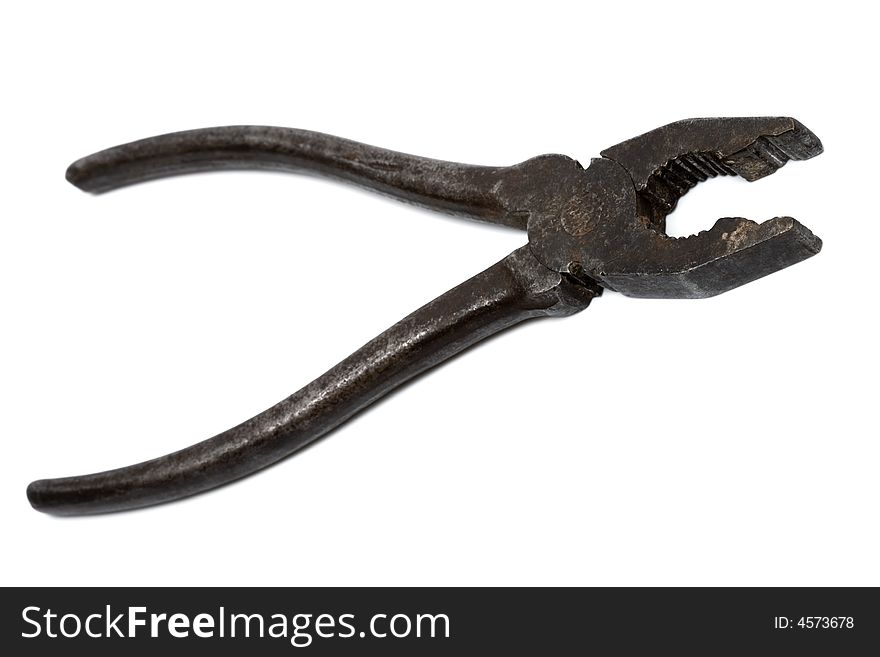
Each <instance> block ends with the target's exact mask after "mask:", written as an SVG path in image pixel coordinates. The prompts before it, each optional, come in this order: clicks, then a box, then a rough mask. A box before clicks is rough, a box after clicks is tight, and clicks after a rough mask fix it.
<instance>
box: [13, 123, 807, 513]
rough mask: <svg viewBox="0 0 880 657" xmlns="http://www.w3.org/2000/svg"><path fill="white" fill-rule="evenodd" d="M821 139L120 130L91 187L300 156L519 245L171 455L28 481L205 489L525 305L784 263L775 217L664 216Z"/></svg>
mask: <svg viewBox="0 0 880 657" xmlns="http://www.w3.org/2000/svg"><path fill="white" fill-rule="evenodd" d="M821 152H822V144H821V142H820V141H819V139H818V138H817V137H816V136H815V135H814V134H813V133H812V132H810V131H809V130H808V129H807V128H806V127H804V126H803V125H802V124H801V123H799V122H798V121H796V120H794V119H792V118H786V117H765V118H706V119H691V120H686V121H679V122H676V123H672V124H669V125H666V126H664V127H661V128H658V129H656V130H652V131H650V132H648V133H646V134H643V135H641V136H638V137H635V138H633V139H630V140H628V141H625V142H623V143H620V144H617V145H616V146H612V147H611V148H608V149H606V150H604V151H602V153H601V157H598V158H595V159H593V160H592V161H591V163H590V165H589V166H588V167H586V168H584V167H582V166H581V165H580V164H579V163H578V162H577V161H575V160H573V159H571V158H569V157H566V156H564V155H542V156H539V157H535V158H533V159H530V160H527V161H525V162H522V163H521V164H516V165H514V166H509V167H487V166H472V165H466V164H457V163H452V162H444V161H439V160H432V159H427V158H422V157H416V156H413V155H405V154H402V153H396V152H393V151H389V150H385V149H381V148H376V147H373V146H368V145H365V144H361V143H358V142H354V141H349V140H346V139H341V138H338V137H333V136H330V135H325V134H320V133H316V132H309V131H305V130H295V129H288V128H275V127H259V126H230V127H221V128H207V129H200V130H191V131H186V132H178V133H172V134H167V135H161V136H158V137H152V138H149V139H144V140H141V141H135V142H132V143H129V144H124V145H121V146H117V147H114V148H110V149H108V150H104V151H101V152H99V153H95V154H94V155H90V156H88V157H85V158H83V159H81V160H78V161H76V162H74V163H73V164H72V165H71V166H70V168H69V169H68V170H67V179H68V180H69V181H70V182H71V183H73V184H74V185H76V186H77V187H79V188H81V189H83V190H86V191H89V192H96V193H98V192H104V191H107V190H111V189H115V188H117V187H122V186H124V185H129V184H133V183H137V182H141V181H144V180H150V179H154V178H161V177H165V176H172V175H176V174H182V173H190V172H196V171H208V170H220V169H269V170H285V171H311V172H315V173H318V174H322V175H325V176H330V177H333V178H337V179H340V180H344V181H347V182H350V183H354V184H356V185H360V186H363V187H369V188H371V189H373V190H375V191H377V192H380V193H383V194H387V195H390V196H394V197H396V198H398V199H400V200H403V201H408V202H411V203H415V204H417V205H421V206H424V207H428V208H432V209H434V210H440V211H442V212H446V213H451V214H455V215H462V216H466V217H470V218H473V219H477V220H480V221H485V222H490V223H495V224H502V225H505V226H512V227H515V228H519V229H522V230H525V231H526V232H527V234H528V244H526V245H525V246H523V247H521V248H518V249H516V250H515V251H514V252H513V253H511V254H510V255H508V256H507V257H506V258H504V259H503V260H501V261H500V262H498V263H496V264H494V265H492V266H491V267H489V268H488V269H487V270H485V271H484V272H482V273H480V274H477V275H476V276H474V277H473V278H471V279H470V280H467V281H465V282H464V283H462V284H461V285H459V286H458V287H455V288H453V289H452V290H450V291H448V292H446V293H445V294H443V295H442V296H440V297H438V298H437V299H435V300H433V301H431V302H430V303H428V304H427V305H425V306H423V307H422V308H420V309H419V310H416V311H415V312H414V313H412V314H411V315H409V316H408V317H406V318H404V319H403V320H401V321H400V322H398V323H397V324H395V325H394V326H392V327H391V328H390V329H388V330H387V331H385V332H384V333H382V334H381V335H379V336H378V337H377V338H375V339H373V340H372V341H370V342H368V343H367V344H366V345H364V346H363V347H361V349H359V350H358V351H356V352H355V353H354V354H352V355H351V356H349V357H348V358H346V359H345V360H343V361H342V362H341V363H339V364H338V365H336V366H335V367H333V368H332V369H330V370H329V371H327V372H326V373H325V374H323V375H322V376H320V377H318V378H317V379H315V380H314V381H313V382H312V383H310V384H308V385H307V386H305V387H304V388H302V389H301V390H299V391H298V392H296V393H294V394H293V395H291V396H290V397H288V398H287V399H285V400H283V401H281V402H280V403H278V404H276V405H275V406H273V407H272V408H270V409H268V410H266V411H264V412H263V413H260V414H259V415H257V416H255V417H253V418H251V419H250V420H247V421H246V422H244V423H242V424H240V425H238V426H236V427H234V428H232V429H229V430H228V431H224V432H223V433H221V434H219V435H217V436H214V437H213V438H209V439H207V440H204V441H202V442H199V443H196V444H195V445H192V446H191V447H187V448H185V449H182V450H180V451H178V452H174V453H172V454H168V455H166V456H161V457H159V458H156V459H153V460H151V461H146V462H143V463H139V464H137V465H132V466H129V467H125V468H120V469H116V470H109V471H106V472H100V473H97V474H91V475H84V476H79V477H66V478H61V479H43V480H39V481H35V482H33V483H32V484H30V486H28V489H27V495H28V499H29V500H30V503H31V504H32V505H33V507H34V508H35V509H38V510H40V511H46V512H49V513H53V514H63V515H73V514H86V513H101V512H107V511H119V510H124V509H132V508H137V507H143V506H147V505H151V504H157V503H160V502H167V501H170V500H174V499H178V498H182V497H186V496H188V495H193V494H195V493H199V492H202V491H206V490H208V489H211V488H214V487H216V486H220V485H222V484H225V483H227V482H230V481H233V480H235V479H238V478H240V477H244V476H245V475H248V474H251V473H253V472H254V471H256V470H259V469H260V468H264V467H266V466H268V465H269V464H271V463H274V462H276V461H278V460H280V459H282V458H284V457H286V456H288V455H289V454H291V453H292V452H295V451H297V450H298V449H300V448H302V447H304V446H305V445H307V444H308V443H310V442H312V441H313V440H315V439H317V438H319V437H320V436H322V435H323V434H325V433H327V432H328V431H330V430H331V429H333V428H334V427H336V426H338V425H340V424H341V423H343V422H345V421H346V420H347V419H349V418H350V417H352V416H353V415H354V414H355V413H357V412H358V411H360V410H361V409H363V408H364V407H366V406H368V405H369V404H371V403H372V402H374V401H376V400H377V399H378V398H380V397H381V396H383V395H385V394H387V393H388V392H389V391H391V390H392V389H394V388H395V387H397V386H399V385H400V384H402V383H404V382H405V381H407V380H409V379H411V378H413V377H414V376H417V375H418V374H420V373H421V372H424V371H425V370H427V369H429V368H431V367H433V366H434V365H437V364H438V363H440V362H442V361H444V360H446V359H447V358H450V357H451V356H453V355H454V354H456V353H458V352H460V351H462V350H464V349H467V348H468V347H469V346H471V345H473V344H474V343H476V342H479V341H480V340H482V339H484V338H486V337H488V336H490V335H492V334H493V333H496V332H498V331H501V330H503V329H505V328H508V327H510V326H512V325H514V324H517V323H518V322H522V321H524V320H527V319H531V318H534V317H545V316H566V315H572V314H574V313H576V312H579V311H581V310H583V309H584V308H586V307H587V306H588V305H589V304H590V302H591V301H592V300H593V299H594V298H595V297H597V296H599V295H600V294H602V291H603V290H605V289H607V290H613V291H615V292H619V293H621V294H624V295H626V296H631V297H652V298H700V297H709V296H713V295H716V294H719V293H721V292H725V291H727V290H730V289H732V288H735V287H737V286H739V285H743V284H744V283H748V282H750V281H753V280H755V279H757V278H760V277H761V276H765V275H767V274H770V273H772V272H774V271H777V270H779V269H782V268H783V267H787V266H789V265H791V264H794V263H796V262H799V261H801V260H804V259H805V258H808V257H810V256H812V255H814V254H816V253H818V251H819V249H820V248H821V245H822V243H821V241H820V240H819V239H818V238H817V237H816V236H815V235H813V234H812V233H811V232H810V231H809V230H808V229H807V228H805V227H804V226H803V225H801V224H800V223H798V222H797V221H795V220H794V219H792V218H791V217H776V218H774V219H771V220H769V221H766V222H764V223H761V224H758V223H755V222H752V221H748V220H746V219H742V218H724V219H719V220H718V221H717V222H716V223H715V225H714V226H713V227H712V228H711V229H710V230H707V231H704V232H701V233H699V234H697V235H692V236H690V237H687V238H673V237H669V236H667V235H666V234H665V232H664V230H665V220H666V216H667V215H668V214H669V213H670V212H671V211H672V210H673V209H674V208H675V205H676V203H677V201H678V199H679V198H681V196H682V195H684V194H685V193H686V192H687V191H688V190H689V189H691V188H692V187H694V186H695V185H696V184H697V183H699V182H701V181H704V180H706V179H708V178H714V177H715V176H725V175H739V176H741V177H743V178H745V179H746V180H748V181H754V180H757V179H759V178H762V177H764V176H767V175H769V174H771V173H773V172H775V171H776V170H777V169H779V167H781V166H783V165H784V164H785V163H786V162H787V161H788V160H804V159H807V158H810V157H813V156H815V155H818V154H819V153H821Z"/></svg>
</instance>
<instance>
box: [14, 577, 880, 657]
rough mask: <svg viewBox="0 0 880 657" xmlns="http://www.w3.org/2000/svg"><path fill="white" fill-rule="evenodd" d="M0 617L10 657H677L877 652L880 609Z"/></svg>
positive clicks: (242, 604)
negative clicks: (501, 654) (582, 656)
mask: <svg viewBox="0 0 880 657" xmlns="http://www.w3.org/2000/svg"><path fill="white" fill-rule="evenodd" d="M2 618H3V622H2V626H3V639H2V641H3V648H4V654H7V655H9V654H15V655H19V654H40V655H52V654H69V653H70V651H75V652H76V654H80V653H81V652H82V653H84V654H86V651H87V654H90V655H119V654H126V655H141V654H143V655H147V654H156V653H157V651H161V654H162V655H163V656H171V655H191V654H193V651H194V650H195V651H198V652H197V654H210V653H216V654H233V653H234V654H241V653H243V652H246V653H247V654H254V655H285V654H287V655H289V654H298V653H304V654H311V655H348V654H351V655H359V654H374V653H375V654H383V655H413V654H417V655H447V654H477V653H476V651H478V650H479V651H482V650H485V651H491V653H497V652H498V651H505V652H509V651H515V653H516V654H529V653H535V654H546V653H547V651H548V650H552V651H566V653H565V654H571V652H572V651H575V650H577V651H593V650H601V651H602V652H603V653H606V654H608V653H612V654H636V653H637V651H639V652H640V653H641V651H644V649H645V648H646V647H647V648H651V649H653V650H657V651H662V653H663V654H676V655H682V654H694V655H696V654H699V655H711V654H716V653H718V652H725V653H727V652H729V651H741V654H780V655H785V654H798V655H804V654H817V655H819V654H821V655H855V654H866V652H865V650H868V649H871V647H872V646H873V648H872V649H873V650H876V649H877V647H878V646H880V623H878V618H880V599H878V596H877V590H876V589H868V588H864V589H837V588H835V589H831V588H825V589H815V588H809V589H808V588H795V589H778V588H769V589H753V588H748V589H747V588H737V589H717V588H714V589H711V588H702V589H700V588H698V589H684V588H676V589H659V588H653V589H574V588H572V589H546V588H541V589H530V588H506V589H497V588H496V589H460V588H443V589H424V588H405V589H392V588H358V589H350V588H339V589H295V588H273V589H258V588H200V589H173V588H142V589H123V588H86V589H75V588H67V589H62V588H46V589H39V588H29V589H4V590H3V604H2ZM10 649H11V650H10ZM653 650H652V651H653ZM462 651H464V652H462ZM550 654H553V653H550ZM875 654H876V653H875Z"/></svg>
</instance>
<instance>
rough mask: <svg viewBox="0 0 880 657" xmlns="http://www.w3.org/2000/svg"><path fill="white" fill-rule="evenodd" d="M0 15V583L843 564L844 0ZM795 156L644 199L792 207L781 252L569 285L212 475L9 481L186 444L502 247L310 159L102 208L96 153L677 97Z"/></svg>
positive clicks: (852, 290)
mask: <svg viewBox="0 0 880 657" xmlns="http://www.w3.org/2000/svg"><path fill="white" fill-rule="evenodd" d="M815 5H816V6H820V7H822V9H821V10H820V9H812V8H810V3H804V2H797V3H770V2H738V3H735V4H721V3H708V2H695V3H674V4H673V3H658V2H652V3H643V4H639V5H635V4H633V3H624V2H602V3H557V2H548V1H544V2H540V3H537V4H535V5H534V6H533V7H528V8H527V7H526V6H522V5H518V4H516V3H511V2H502V3H477V2H474V1H471V2H449V1H447V2H445V3H442V4H436V5H420V4H417V3H399V4H391V3H376V2H369V3H367V2H361V3H355V2H352V3H334V2H322V3H268V2H255V1H250V2H247V3H240V4H234V3H220V2H210V3H207V2H206V3H179V2H174V3H171V2H168V3H166V2H155V1H154V2H151V3H144V4H142V5H141V6H140V8H137V7H135V6H134V5H132V4H129V3H112V2H107V3H87V2H77V3H69V2H57V3H54V4H52V3H39V2H34V3H17V4H13V3H8V4H7V5H6V6H5V7H6V8H5V9H4V10H3V15H2V19H0V55H2V57H0V61H2V64H0V66H2V81H3V84H2V95H3V101H2V106H0V112H2V119H3V128H4V135H3V142H2V158H0V175H2V181H3V185H2V194H0V208H2V209H0V222H2V223H0V274H2V278H0V281H2V283H0V303H2V306H0V312H2V322H0V358H2V361H0V367H2V372H0V400H2V401H0V403H2V407H0V427H2V446H3V456H2V461H0V468H2V470H0V504H2V517H3V520H4V524H3V527H4V528H3V534H4V538H3V540H2V548H0V549H2V562H0V563H2V566H0V568H2V570H0V580H2V583H3V584H20V585H36V584H65V585H69V584H78V585H82V584H117V585H165V584H186V585H197V584H216V585H226V584H232V585H245V584H247V585H307V584H308V585H342V584H381V585H398V584H402V585H429V584H439V585H447V584H473V585H484V584H502V585H513V584H550V585H569V584H579V585H581V584H584V585H635V584H641V585H659V584H666V585H685V584H696V585H704V584H706V585H708V584H713V585H721V584H724V585H746V584H751V585H808V584H810V585H812V584H818V585H832V584H834V585H862V584H873V585H880V561H878V558H877V555H878V554H880V526H878V500H880V477H878V464H880V446H878V430H877V416H876V406H877V401H876V398H877V383H876V377H877V371H878V366H880V363H878V348H877V329H878V326H877V319H876V316H877V313H876V296H877V293H876V280H877V274H876V272H877V266H878V265H877V263H878V258H877V248H878V245H877V241H876V239H875V233H876V229H877V221H878V217H877V216H876V215H877V212H876V196H877V189H878V188H877V184H876V177H877V173H876V162H875V156H876V154H877V152H878V147H880V144H878V139H877V133H876V120H877V116H878V110H880V107H878V103H877V100H876V96H875V92H876V84H877V77H876V67H877V64H878V47H877V41H876V34H875V28H876V25H877V20H876V16H874V15H871V12H872V10H871V9H865V7H870V3H851V4H848V3H830V4H829V3H815ZM719 115H727V116H737V115H743V116H749V115H790V116H794V117H796V118H797V119H799V120H801V121H802V122H804V123H805V124H806V125H807V126H808V127H809V128H811V129H812V130H813V131H814V132H816V134H817V135H819V137H820V138H821V139H822V140H823V142H824V144H825V148H826V152H825V154H823V155H822V156H820V157H818V158H817V159H815V160H812V161H810V162H805V163H801V162H796V163H791V164H789V165H788V166H786V167H785V168H784V169H783V170H781V171H780V172H778V173H777V174H776V175H774V176H772V177H771V178H768V179H765V180H761V181H759V182H757V183H755V184H753V185H749V184H747V183H745V182H743V181H741V180H738V179H736V180H734V179H723V180H716V181H713V182H710V183H707V184H706V185H704V186H701V187H700V188H698V189H697V190H696V191H694V192H692V193H691V194H689V195H688V196H687V197H686V198H685V199H684V200H683V201H682V203H681V204H680V209H679V210H678V211H677V212H676V213H675V215H673V217H672V218H671V220H670V228H671V231H672V232H673V233H675V234H680V235H686V234H689V233H691V232H695V231H698V230H701V229H705V228H708V227H709V226H710V225H711V224H712V223H714V221H715V219H716V218H717V217H719V216H745V217H750V218H752V219H756V220H763V219H767V218H769V217H772V216H775V215H792V216H795V217H797V218H798V219H800V220H801V221H802V222H803V223H804V224H806V225H807V226H809V227H810V228H811V229H813V230H814V231H815V232H816V233H817V234H818V235H819V236H821V237H822V238H823V240H824V244H825V246H824V249H823V251H822V252H821V253H820V254H819V255H818V256H816V257H815V258H812V259H810V260H808V261H806V262H803V263H801V264H798V265H796V266H794V267H792V268H790V269H787V270H785V271H782V272H780V273H777V274H774V275H772V276H770V277H769V278H765V279H763V280H760V281H758V282H755V283H753V284H750V285H748V286H746V287H743V288H740V289H738V290H735V291H732V292H730V293H728V294H724V295H722V296H719V297H716V298H713V299H709V300H704V301H662V300H657V301H654V300H647V301H646V300H635V299H627V298H624V297H621V296H619V295H615V294H610V293H609V294H606V295H605V296H604V297H603V298H601V299H599V300H597V301H595V302H594V304H593V305H592V307H591V308H589V309H588V310H587V311H586V312H584V313H583V314H580V315H576V316H574V317H571V318H568V319H561V320H543V321H540V322H533V323H530V324H527V325H525V326H522V327H520V328H518V329H515V330H513V331H511V332H509V333H507V334H506V335H504V336H503V337H500V338H499V339H497V340H493V341H491V342H490V343H489V344H486V345H483V346H481V347H478V348H476V349H474V350H472V351H470V352H469V353H467V354H466V355H465V356H463V357H462V358H458V359H456V360H455V361H454V362H453V363H450V364H447V365H446V366H443V367H440V368H438V369H436V370H435V371H433V372H431V373H430V374H428V375H427V376H424V377H422V378H421V379H420V380H418V381H417V382H415V383H414V384H413V385H410V386H407V387H405V388H404V389H403V390H402V391H401V392H399V393H398V394H394V395H393V396H392V397H391V398H390V399H388V400H386V401H385V402H383V403H380V404H378V405H377V406H375V407H374V408H372V409H371V410H369V411H368V412H366V413H364V414H362V415H360V416H359V417H357V418H356V419H355V420H354V421H352V422H349V423H348V424H347V425H346V426H345V427H343V428H342V429H341V430H339V431H337V432H335V433H334V434H333V435H332V436H330V437H329V438H328V439H326V440H323V441H321V442H320V443H318V444H317V445H315V446H314V447H313V448H311V449H308V450H307V451H305V452H303V453H302V454H300V455H297V456H295V457H293V458H290V459H288V460H286V461H284V462H282V463H281V464H279V465H277V466H275V467H273V468H270V469H269V470H267V471H264V472H261V473H259V474H257V475H255V476H253V477H250V478H248V479H246V480H244V481H241V482H239V483H236V484H234V485H231V486H227V487H225V488H223V489H222V490H219V491H215V492H211V493H208V494H204V495H200V496H198V497H195V498H192V499H189V500H186V501H183V502H178V503H173V504H168V505H164V506H161V507H157V508H152V509H147V510H141V511H136V512H129V513H122V514H114V515H105V516H100V517H87V518H73V519H59V518H53V517H50V516H46V515H42V514H39V513H37V512H35V511H33V510H32V509H31V508H30V506H29V505H28V503H27V500H26V498H25V487H26V485H27V484H28V482H29V481H31V480H32V479H37V478H43V477H51V476H62V475H70V474H82V473H85V472H92V471H96V470H101V469H106V468H111V467H116V466H121V465H127V464H130V463H133V462H136V461H141V460H144V459H147V458H151V457H154V456H158V455H161V454H164V453H166V452H169V451H172V450H175V449H178V448H180V447H183V446H186V445H189V444H190V443H193V442H196V441H197V440H201V439H203V438H207V437H209V436H211V435H213V434H215V433H217V432H219V431H221V430H224V429H226V428H228V427H230V426H232V425H234V424H237V423H238V422H240V421H242V420H244V419H246V418H248V417H250V416H251V415H254V414H256V413H257V412H259V411H261V410H263V409H264V408H266V407H268V406H270V405H272V404H274V403H275V402H276V401H279V400H280V399H282V398H283V397H285V396H287V395H288V394H290V393H292V392H293V391H295V390H296V389H298V388H299V387H300V386H301V385H303V384H305V383H306V382H308V381H309V380H311V379H312V378H314V377H315V376H317V375H318V374H320V373H322V372H323V371H324V370H325V369H327V368H328V367H330V366H331V365H333V364H334V363H336V362H337V361H338V360H340V359H341V358H343V357H344V356H346V355H348V354H349V353H350V352H351V351H353V350H354V349H356V348H357V347H359V346H360V345H361V344H362V343H364V342H366V341H367V340H368V339H370V338H372V337H373V336H374V335H376V334H377V333H379V332H380V331H382V330H384V329H385V328H387V327H388V326H390V325H391V324H392V323H394V322H395V321H397V320H398V319H400V318H401V317H403V316H404V315H406V314H407V313H409V312H410V311H412V310H414V309H415V308H417V307H418V306H420V305H422V304H423V303H425V302H427V301H429V300H430V299H432V298H434V297H435V296H437V295H439V294H440V293H442V292H444V291H445V290H447V289H449V288H450V287H452V286H454V285H456V284H458V283H459V282H461V281H463V280H464V279H466V278H468V277H470V276H472V275H473V274H475V273H477V272H479V271H481V270H482V269H484V268H486V267H488V266H489V265H491V264H493V263H494V262H496V261H497V260H499V259H500V258H502V257H503V256H505V255H506V254H507V253H509V252H510V251H512V250H513V249H514V248H516V247H518V246H520V245H521V244H523V243H524V241H525V237H524V235H523V234H521V233H518V232H517V231H514V230H508V229H502V228H496V227H491V226H484V225H479V224H475V223H471V222H468V221H466V220H463V219H456V218H450V217H446V216H442V215H439V214H433V213H430V212H427V211H422V210H418V209H414V208H412V207H408V206H405V205H403V204H399V203H396V202H394V201H391V200H388V199H385V198H381V197H378V196H374V195H370V194H368V193H366V192H362V191H358V190H355V189H352V188H349V187H345V186H342V185H340V184H335V183H331V182H327V181H323V180H318V179H314V178H304V177H297V176H293V175H285V174H268V173H222V174H208V175H200V176H189V177H183V178H179V179H168V180H163V181H159V182H155V183H150V184H143V185H139V186H135V187H131V188H128V189H125V190H122V191H119V192H115V193H110V194H107V195H104V196H91V195H88V194H84V193H81V192H79V191H78V190H76V189H75V188H73V187H72V186H70V185H68V184H67V183H66V182H65V180H64V170H65V168H66V166H67V165H68V164H69V163H70V162H71V161H72V160H74V159H76V158H78V157H81V156H83V155H86V154H88V153H90V152H93V151H95V150H99V149H101V148H105V147H108V146H112V145H115V144H117V143H122V142H126V141H130V140H132V139H137V138H141V137H146V136H150V135H154V134H158V133H163V132H169V131H175V130H182V129H187V128H194V127H203V126H213V125H224V124H240V123H253V124H269V125H282V126H293V127H299V128H307V129H312V130H318V131H322V132H328V133H331V134H336V135H340V136H345V137H349V138H352V139H357V140H360V141H364V142H367V143H371V144H376V145H380V146H384V147H387V148H392V149H395V150H400V151H404V152H409V153H416V154H419V155H425V156H430V157H435V158H441V159H449V160H457V161H464V162H472V163H480V164H493V165H495V164H499V165H500V164H512V163H515V162H519V161H521V160H524V159H527V158H529V157H531V156H534V155H538V154H541V153H547V152H561V153H565V154H568V155H571V156H573V157H575V158H577V159H579V160H580V161H581V162H583V163H586V162H588V161H589V158H590V157H592V156H595V155H597V154H598V152H599V151H600V150H601V149H603V148H605V147H607V146H610V145H612V144H615V143H617V142H619V141H621V140H623V139H626V138H629V137H631V136H634V135H636V134H639V133H641V132H644V131H646V130H649V129H652V128H655V127H657V126H660V125H662V124H665V123H668V122H670V121H674V120H677V119H682V118H688V117H694V116H719Z"/></svg>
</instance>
